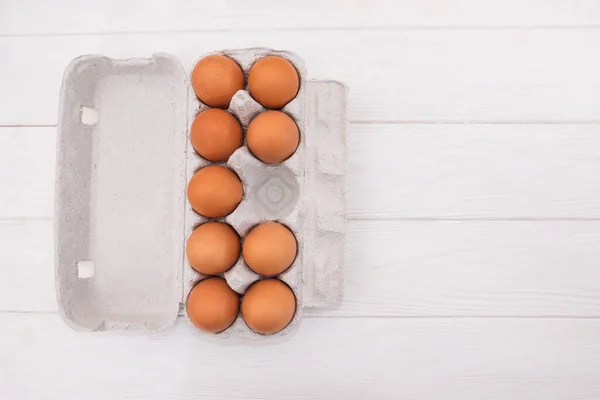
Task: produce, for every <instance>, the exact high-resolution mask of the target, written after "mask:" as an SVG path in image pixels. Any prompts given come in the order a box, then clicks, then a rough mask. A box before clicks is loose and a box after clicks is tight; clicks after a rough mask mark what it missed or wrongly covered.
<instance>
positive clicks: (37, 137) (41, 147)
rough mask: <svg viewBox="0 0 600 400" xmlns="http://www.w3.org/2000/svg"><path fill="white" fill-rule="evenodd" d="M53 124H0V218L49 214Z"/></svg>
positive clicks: (53, 138) (51, 190)
mask: <svg viewBox="0 0 600 400" xmlns="http://www.w3.org/2000/svg"><path fill="white" fill-rule="evenodd" d="M55 154H56V128H0V188H2V189H1V190H0V218H52V212H53V203H54V170H55V166H54V164H55V158H56V156H55Z"/></svg>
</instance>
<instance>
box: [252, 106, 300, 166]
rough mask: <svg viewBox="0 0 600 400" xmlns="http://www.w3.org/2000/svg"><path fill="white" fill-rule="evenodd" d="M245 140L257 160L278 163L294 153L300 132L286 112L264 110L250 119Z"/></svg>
mask: <svg viewBox="0 0 600 400" xmlns="http://www.w3.org/2000/svg"><path fill="white" fill-rule="evenodd" d="M246 141H247V143H248V148H249V149H250V151H251V152H252V154H254V155H255V156H256V158H258V159H259V160H261V161H263V162H265V163H280V162H282V161H285V160H286V159H288V158H289V157H290V156H291V155H292V154H294V152H295V151H296V149H297V148H298V143H299V142H300V133H299V132H298V126H297V125H296V123H295V122H294V120H293V119H292V118H291V117H290V116H289V115H287V114H286V113H283V112H281V111H265V112H264V113H261V114H258V115H257V116H256V117H254V119H253V120H252V121H250V125H249V126H248V132H247V133H246Z"/></svg>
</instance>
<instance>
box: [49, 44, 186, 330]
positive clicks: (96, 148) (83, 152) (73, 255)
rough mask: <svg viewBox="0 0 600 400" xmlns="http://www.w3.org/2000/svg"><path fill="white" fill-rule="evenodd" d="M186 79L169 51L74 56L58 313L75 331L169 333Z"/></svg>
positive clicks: (63, 127)
mask: <svg viewBox="0 0 600 400" xmlns="http://www.w3.org/2000/svg"><path fill="white" fill-rule="evenodd" d="M186 81H187V75H186V73H185V70H184V68H183V67H182V65H181V64H180V62H179V61H178V60H177V59H176V58H174V57H172V56H169V55H164V54H155V55H154V56H153V57H152V58H150V59H130V60H112V59H110V58H107V57H103V56H96V55H89V56H82V57H79V58H77V59H75V60H73V61H72V62H71V64H70V65H69V66H68V67H67V69H66V71H65V75H64V79H63V85H62V88H61V93H60V97H61V98H60V110H59V123H58V153H57V177H56V179H57V182H56V201H55V215H56V224H55V246H56V256H55V259H56V265H55V268H56V283H57V296H58V302H59V309H60V311H61V314H62V316H63V317H64V319H65V320H66V321H67V323H68V324H69V325H70V326H72V327H73V328H74V329H78V330H107V329H127V330H130V329H144V330H157V329H163V328H166V327H167V326H169V325H170V324H171V323H172V322H173V321H174V319H175V318H176V317H177V314H178V312H179V304H180V302H181V298H182V278H181V273H182V257H183V253H184V252H183V248H184V213H183V210H184V205H185V187H186V177H185V160H186V139H187V115H186V112H187V111H186V110H187V96H188V91H187V82H186Z"/></svg>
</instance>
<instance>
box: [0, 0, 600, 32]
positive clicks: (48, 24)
mask: <svg viewBox="0 0 600 400" xmlns="http://www.w3.org/2000/svg"><path fill="white" fill-rule="evenodd" d="M0 10H1V11H2V12H0V15H2V18H1V19H0V35H47V34H80V33H105V32H149V31H170V30H173V31H182V30H195V31H197V30H209V29H213V30H228V29H236V30H240V29H260V30H267V29H298V28H304V29H306V28H309V29H314V28H327V29H335V28H348V27H357V28H369V27H377V28H384V27H409V28H412V27H435V26H444V27H464V26H486V27H498V26H500V27H505V26H511V27H512V26H594V25H598V24H599V23H600V5H599V4H598V2H596V1H594V0H576V1H573V0H569V1H567V0H530V1H527V2H523V1H520V0H507V1H487V2H482V1H480V0H454V1H452V2H447V1H442V0H423V1H419V2H414V1H408V0H403V1H397V0H375V1H371V2H369V3H368V4H367V3H362V2H356V1H354V2H351V3H350V4H346V5H345V6H341V5H340V4H337V3H335V2H331V3H329V2H322V1H318V0H307V1H303V2H286V3H272V2H266V1H259V2H251V3H250V2H247V1H243V0H233V1H228V2H227V3H226V5H225V4H209V3H201V2H197V1H193V0H183V1H178V2H177V3H176V4H174V3H173V2H172V1H167V0H159V1H155V2H154V3H153V4H152V7H147V6H146V4H145V3H144V2H141V1H139V0H134V1H117V0H108V1H103V2H95V1H92V0H84V1H78V2H76V3H74V2H65V1H59V2H53V3H48V2H46V1H43V0H25V1H21V0H5V1H3V3H2V6H0Z"/></svg>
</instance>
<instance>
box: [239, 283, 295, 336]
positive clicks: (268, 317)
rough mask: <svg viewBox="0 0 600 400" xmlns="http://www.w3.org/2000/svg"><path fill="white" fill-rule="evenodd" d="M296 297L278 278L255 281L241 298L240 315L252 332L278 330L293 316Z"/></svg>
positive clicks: (266, 332)
mask: <svg viewBox="0 0 600 400" xmlns="http://www.w3.org/2000/svg"><path fill="white" fill-rule="evenodd" d="M295 312H296V297H295V296H294V293H293V292H292V289H290V287H289V286H288V285H286V284H285V283H283V282H281V281H280V280H279V279H264V280H261V281H258V282H256V283H255V284H253V285H252V286H250V288H249V289H248V291H246V294H245V295H244V298H243V299H242V317H243V318H244V321H246V324H247V325H248V326H249V327H250V329H252V330H253V331H254V332H258V333H264V334H270V333H275V332H279V331H280V330H282V329H283V328H285V327H286V326H288V324H289V323H290V321H291V320H292V318H294V314H295Z"/></svg>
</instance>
